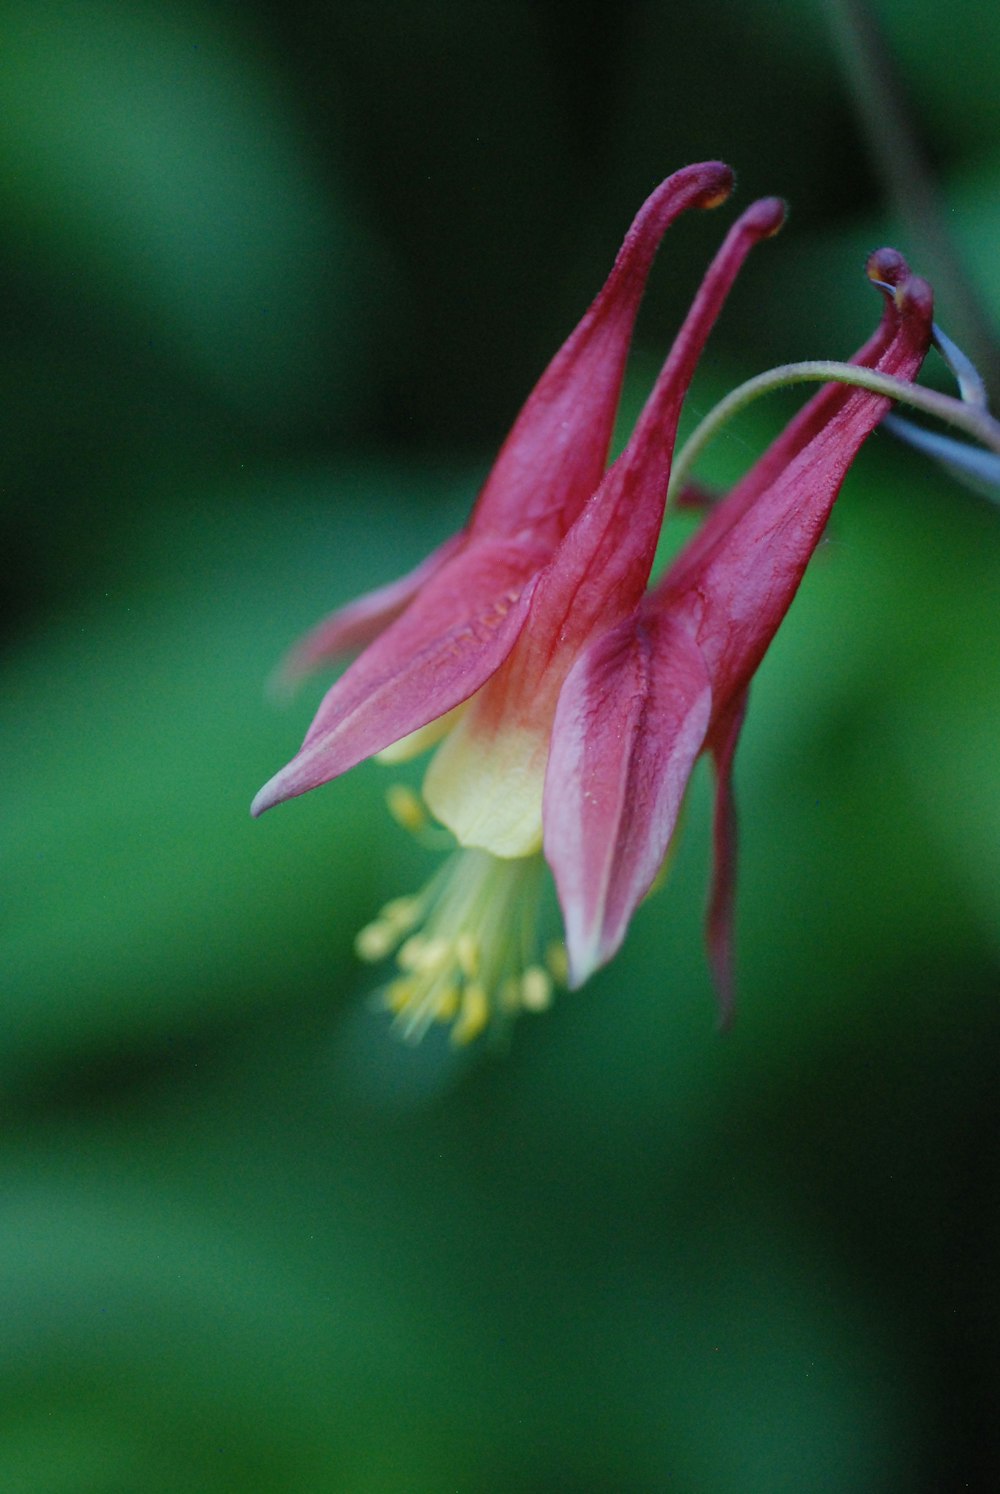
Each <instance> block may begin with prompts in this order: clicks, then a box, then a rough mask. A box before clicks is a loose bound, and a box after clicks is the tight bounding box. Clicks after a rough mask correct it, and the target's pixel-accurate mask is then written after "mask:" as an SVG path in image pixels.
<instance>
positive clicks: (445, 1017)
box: [434, 981, 460, 1022]
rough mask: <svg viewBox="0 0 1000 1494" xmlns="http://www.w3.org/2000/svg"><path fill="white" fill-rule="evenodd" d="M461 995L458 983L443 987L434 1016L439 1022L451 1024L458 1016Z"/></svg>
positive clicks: (437, 999) (439, 993) (436, 1001)
mask: <svg viewBox="0 0 1000 1494" xmlns="http://www.w3.org/2000/svg"><path fill="white" fill-rule="evenodd" d="M459 995H460V993H459V988H458V984H457V982H456V981H449V982H448V983H447V984H446V985H444V986H442V988H441V990H440V991H439V992H438V995H437V998H436V1000H435V1002H434V1015H435V1017H436V1018H437V1019H438V1021H439V1022H451V1021H453V1020H454V1018H455V1017H456V1016H457V1015H458V1003H459Z"/></svg>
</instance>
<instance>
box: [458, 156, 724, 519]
mask: <svg viewBox="0 0 1000 1494" xmlns="http://www.w3.org/2000/svg"><path fill="white" fill-rule="evenodd" d="M732 184H733V176H732V172H731V171H730V169H729V167H728V166H723V165H722V163H721V162H719V161H707V162H704V163H702V164H701V165H697V166H687V167H685V168H684V170H683V171H677V172H675V173H674V175H673V176H670V177H668V178H667V179H666V181H664V182H661V183H660V185H659V186H658V187H657V189H656V191H655V192H653V193H652V195H651V196H650V197H649V198H647V200H646V202H645V203H644V204H643V206H642V207H641V208H640V209H639V212H638V214H637V215H636V217H635V220H634V222H633V223H632V226H631V228H630V229H629V231H628V233H627V235H626V236H625V241H624V243H623V244H622V247H621V249H620V250H619V252H618V257H617V259H616V260H615V263H614V266H613V268H612V270H611V274H610V275H609V276H608V279H607V280H606V282H605V284H604V286H603V288H602V290H601V291H600V292H599V293H598V295H597V298H596V299H595V300H594V301H593V303H592V304H591V306H590V308H589V310H588V311H587V312H586V314H585V315H584V317H583V320H582V321H581V322H580V323H579V325H578V326H577V328H576V330H575V331H574V332H572V333H571V334H570V336H569V338H568V339H567V341H566V342H565V343H564V344H563V346H562V347H561V348H560V350H559V352H558V353H557V354H556V355H555V357H554V358H553V359H552V362H551V363H550V364H549V366H548V367H547V368H546V370H545V372H544V373H543V374H542V377H541V378H540V379H539V381H538V383H537V385H536V386H535V388H534V390H533V392H532V393H531V395H530V396H529V397H528V400H527V402H526V403H525V405H524V407H523V409H522V410H521V413H520V415H518V417H517V420H516V421H515V423H514V427H513V429H512V430H511V432H510V435H509V436H508V437H507V440H506V441H505V442H504V445H503V446H502V448H501V450H500V454H499V456H498V457H497V459H496V462H495V463H494V466H493V470H492V471H491V473H490V475H489V477H488V478H487V480H486V485H485V487H484V488H483V490H482V493H481V494H480V497H479V501H478V503H477V505H476V508H475V512H474V513H473V516H472V520H471V525H470V528H471V532H472V533H473V534H475V535H485V534H507V535H510V534H514V533H516V532H517V531H518V530H520V529H523V528H530V529H532V530H535V531H537V532H538V533H545V534H547V535H548V536H549V540H550V543H551V544H555V543H556V542H557V541H558V540H559V539H560V538H561V536H562V535H563V534H564V533H565V532H566V530H567V529H568V528H569V525H570V524H571V523H572V522H573V520H574V519H575V518H576V516H577V514H578V513H579V511H580V509H581V508H582V507H583V505H584V503H585V502H586V501H587V499H588V498H589V497H590V495H591V493H592V492H593V491H594V489H595V488H596V487H597V485H598V483H599V482H600V480H601V478H602V477H603V475H604V468H605V464H606V462H607V458H608V447H609V446H610V444H611V434H612V430H613V427H614V420H615V412H616V410H617V407H618V398H619V395H620V393H621V386H622V378H623V375H624V372H625V360H626V357H627V355H628V349H629V343H630V341H631V337H632V329H633V327H634V325H635V319H636V314H637V312H638V309H639V303H640V301H641V299H642V294H643V291H644V290H645V286H646V280H647V277H648V275H649V270H650V267H651V265H652V263H653V259H654V256H655V254H656V251H657V249H658V247H659V244H660V240H661V239H662V238H663V235H664V233H665V232H666V230H667V229H668V228H669V227H670V225H671V223H673V222H674V220H675V219H676V218H677V217H678V216H679V215H680V214H681V213H683V212H685V211H686V210H687V209H688V208H693V207H700V208H708V207H715V206H716V205H717V204H718V203H720V202H722V201H724V200H725V198H726V197H728V195H729V193H730V191H731V190H732Z"/></svg>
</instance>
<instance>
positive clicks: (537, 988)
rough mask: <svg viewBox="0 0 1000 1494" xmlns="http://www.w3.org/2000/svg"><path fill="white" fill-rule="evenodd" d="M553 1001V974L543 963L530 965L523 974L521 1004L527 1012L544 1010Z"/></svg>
mask: <svg viewBox="0 0 1000 1494" xmlns="http://www.w3.org/2000/svg"><path fill="white" fill-rule="evenodd" d="M551 1003H552V977H551V975H549V973H548V971H547V970H543V969H542V967H541V965H529V966H528V968H527V970H526V971H525V972H524V974H523V975H522V976H521V1005H522V1006H523V1007H524V1009H525V1011H526V1012H543V1011H544V1010H545V1008H546V1007H547V1006H550V1005H551Z"/></svg>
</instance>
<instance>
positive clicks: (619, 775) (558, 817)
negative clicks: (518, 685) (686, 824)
mask: <svg viewBox="0 0 1000 1494" xmlns="http://www.w3.org/2000/svg"><path fill="white" fill-rule="evenodd" d="M711 710H712V689H711V684H710V682H709V677H708V672H707V670H706V668H705V663H704V660H703V659H702V656H701V653H700V651H699V649H698V647H697V645H696V644H695V643H694V642H693V640H692V639H691V637H690V635H689V634H688V633H686V632H685V631H684V629H683V628H681V627H679V626H677V625H676V624H675V623H674V622H673V621H672V620H671V619H670V618H669V617H665V616H662V615H657V614H650V615H648V616H647V615H646V614H645V611H644V610H643V611H640V612H639V613H637V614H635V615H634V616H633V617H631V618H627V619H625V621H624V622H622V623H620V624H619V625H618V627H616V628H615V629H613V630H612V631H611V632H608V633H605V634H603V635H602V636H601V637H600V638H598V639H597V640H596V642H594V643H592V644H591V645H590V647H589V648H587V649H586V650H585V652H584V653H582V654H581V655H580V657H579V659H578V660H577V662H576V664H575V665H574V666H573V668H572V670H571V671H570V673H569V675H568V676H567V679H566V683H565V684H564V686H563V689H562V693H561V694H560V696H559V705H558V708H557V710H556V719H555V726H554V729H553V733H552V746H551V751H550V754H549V763H548V771H547V773H546V778H545V811H544V815H545V856H546V859H547V861H548V862H549V865H550V866H551V867H552V871H553V875H554V876H555V882H556V889H557V891H558V894H559V902H560V905H561V907H562V911H563V918H564V920H565V926H566V948H567V953H568V955H569V967H570V983H571V984H572V985H574V986H578V985H581V984H582V983H583V982H584V981H585V980H586V979H587V977H588V976H589V975H590V974H592V972H593V971H594V970H596V969H597V968H598V967H599V966H600V965H603V964H605V963H606V962H607V961H608V960H609V959H610V958H611V956H612V955H613V954H614V953H615V951H616V950H617V949H618V947H619V945H620V944H621V942H622V939H623V938H624V936H625V930H626V929H627V927H628V923H629V920H630V918H631V917H632V914H633V912H634V911H635V909H636V907H637V906H638V904H639V902H640V901H641V899H642V898H643V896H644V895H645V894H646V892H647V891H648V890H649V887H650V886H651V884H652V882H653V879H654V878H655V876H656V873H657V871H658V869H659V867H660V864H661V863H662V861H663V858H664V856H665V854H666V851H667V847H668V845H669V843H670V837H671V835H672V833H673V830H674V826H675V824H676V821H677V815H678V812H679V809H680V805H681V801H682V799H683V797H684V791H685V789H686V787H687V783H688V779H689V777H690V774H691V769H692V767H693V766H694V763H695V760H696V758H697V756H698V754H699V752H700V751H701V749H702V747H703V745H704V742H705V734H706V732H707V730H708V726H709V721H710V717H711Z"/></svg>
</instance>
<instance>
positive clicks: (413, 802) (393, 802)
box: [385, 783, 427, 835]
mask: <svg viewBox="0 0 1000 1494" xmlns="http://www.w3.org/2000/svg"><path fill="white" fill-rule="evenodd" d="M385 801H386V803H387V804H388V806H389V813H390V814H391V815H392V817H393V819H394V820H395V821H396V823H397V824H398V825H402V827H403V829H404V830H409V832H410V834H411V835H418V834H419V833H420V831H421V830H423V829H424V828H425V827H426V824H427V811H426V809H425V808H424V804H423V800H422V799H421V798H420V796H419V795H418V794H415V793H414V792H413V790H412V789H411V788H407V786H406V784H405V783H394V784H392V786H391V787H390V788H389V789H388V790H387V791H386V796H385Z"/></svg>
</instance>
